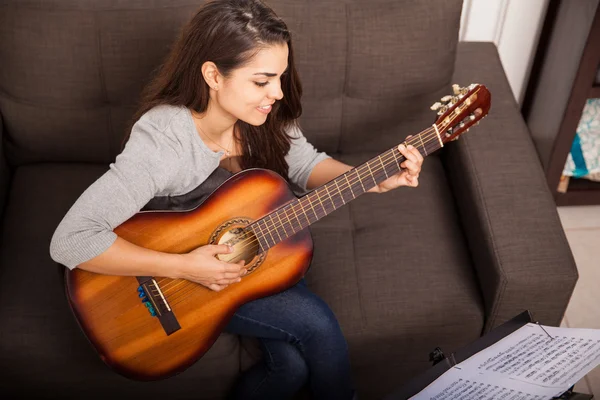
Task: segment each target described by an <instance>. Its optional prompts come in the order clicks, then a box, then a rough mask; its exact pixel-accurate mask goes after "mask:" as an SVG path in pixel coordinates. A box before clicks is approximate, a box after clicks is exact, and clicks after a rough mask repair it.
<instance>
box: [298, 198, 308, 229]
mask: <svg viewBox="0 0 600 400" xmlns="http://www.w3.org/2000/svg"><path fill="white" fill-rule="evenodd" d="M298 205H299V206H300V209H301V210H302V214H303V215H304V218H306V226H309V225H310V224H311V222H310V219H309V218H308V215H306V211H305V210H304V205H303V204H302V199H300V200H298Z"/></svg>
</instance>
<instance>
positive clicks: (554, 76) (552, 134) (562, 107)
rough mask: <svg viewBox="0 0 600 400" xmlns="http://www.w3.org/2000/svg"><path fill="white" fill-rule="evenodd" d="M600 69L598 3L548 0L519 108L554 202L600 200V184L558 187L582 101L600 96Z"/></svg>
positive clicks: (573, 182) (577, 182)
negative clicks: (528, 78) (570, 77)
mask: <svg viewBox="0 0 600 400" xmlns="http://www.w3.org/2000/svg"><path fill="white" fill-rule="evenodd" d="M599 67H600V1H599V0H579V1H570V0H550V1H549V3H548V11H547V14H546V17H545V21H544V25H543V29H542V32H541V35H540V42H539V44H538V49H537V51H536V56H535V58H534V64H533V66H532V70H531V79H530V81H529V83H528V87H527V92H526V95H525V99H524V102H523V107H522V110H521V111H522V112H523V116H524V117H525V120H526V121H527V125H528V127H529V130H530V132H531V134H532V137H533V139H534V143H535V144H536V147H537V151H538V155H539V156H540V160H541V161H542V166H543V168H544V172H545V174H546V180H547V182H548V187H549V188H550V191H551V192H552V194H553V196H554V200H555V201H556V204H557V205H563V206H564V205H588V204H600V183H599V182H593V181H589V180H587V179H570V181H569V184H568V186H567V187H566V192H565V193H563V192H559V191H558V190H557V189H558V187H559V183H560V182H561V177H562V172H563V170H564V168H565V162H566V160H567V156H568V154H569V152H570V151H571V147H572V145H573V140H574V138H575V132H576V130H577V126H578V124H579V121H580V119H581V114H582V112H583V108H584V106H585V104H586V101H587V100H588V99H590V98H600V83H597V82H595V81H596V79H597V74H598V68H599ZM569 76H573V77H574V79H573V82H572V83H570V84H567V83H566V82H565V81H564V79H568V77H569ZM592 82H595V83H593V84H592V85H590V83H592ZM559 83H560V84H559ZM561 189H562V188H561Z"/></svg>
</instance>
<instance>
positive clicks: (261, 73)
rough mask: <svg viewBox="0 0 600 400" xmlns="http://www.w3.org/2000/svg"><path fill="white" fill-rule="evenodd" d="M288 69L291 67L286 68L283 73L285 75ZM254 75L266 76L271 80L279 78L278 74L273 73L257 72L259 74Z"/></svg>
mask: <svg viewBox="0 0 600 400" xmlns="http://www.w3.org/2000/svg"><path fill="white" fill-rule="evenodd" d="M288 69H289V67H288V68H286V69H285V71H283V73H284V74H285V73H286V72H287V70H288ZM253 75H264V76H266V77H269V78H272V77H274V76H277V74H274V73H273V72H257V73H255V74H253Z"/></svg>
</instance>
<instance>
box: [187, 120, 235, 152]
mask: <svg viewBox="0 0 600 400" xmlns="http://www.w3.org/2000/svg"><path fill="white" fill-rule="evenodd" d="M196 126H197V127H198V129H200V132H202V133H203V134H204V136H206V137H207V138H208V140H210V141H211V142H213V143H214V144H216V145H217V146H219V147H220V148H222V149H223V150H225V155H227V157H229V156H230V155H231V151H230V150H229V148H230V147H231V144H232V143H233V135H232V136H231V141H230V142H229V146H227V148H225V147H223V146H221V145H220V144H219V143H217V142H215V141H214V140H213V139H212V138H211V137H210V136H208V135H207V134H206V132H204V130H203V129H202V128H201V127H200V126H199V125H196Z"/></svg>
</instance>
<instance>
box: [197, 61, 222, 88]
mask: <svg viewBox="0 0 600 400" xmlns="http://www.w3.org/2000/svg"><path fill="white" fill-rule="evenodd" d="M202 76H203V77H204V81H205V82H206V84H207V85H208V86H209V87H211V88H212V89H213V90H219V85H221V84H222V81H223V77H222V76H221V74H220V73H219V69H218V68H217V65H216V64H215V63H214V62H212V61H207V62H205V63H204V64H202Z"/></svg>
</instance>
